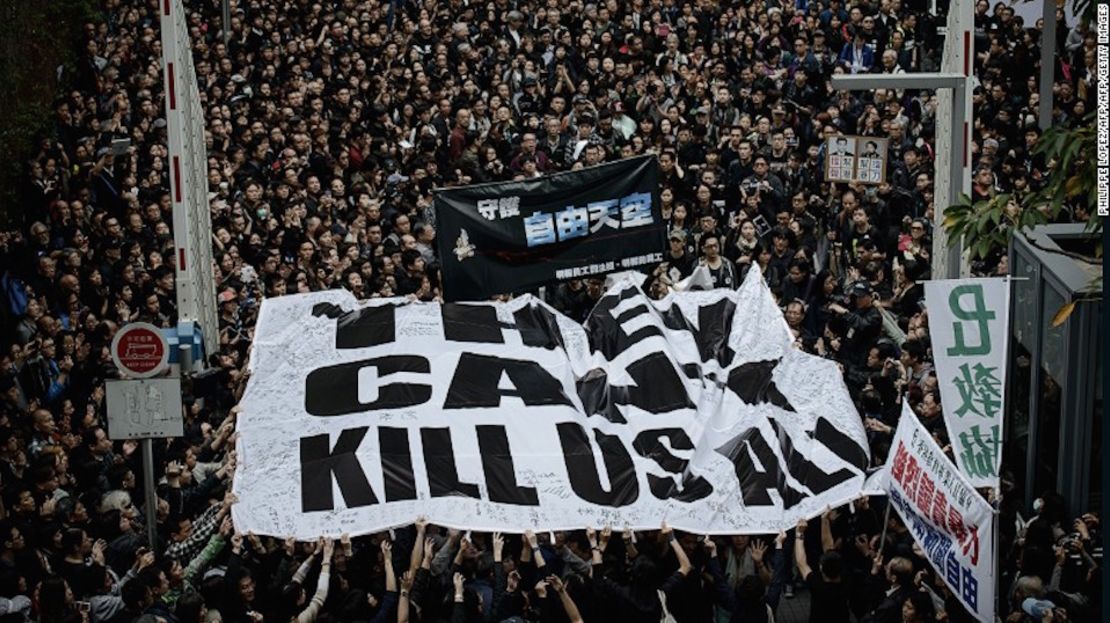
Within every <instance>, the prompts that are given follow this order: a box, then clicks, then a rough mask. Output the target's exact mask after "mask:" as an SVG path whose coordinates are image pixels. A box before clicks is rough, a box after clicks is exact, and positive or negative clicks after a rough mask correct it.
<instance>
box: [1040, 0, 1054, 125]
mask: <svg viewBox="0 0 1110 623" xmlns="http://www.w3.org/2000/svg"><path fill="white" fill-rule="evenodd" d="M1043 4H1044V15H1043V17H1044V30H1042V31H1041V87H1040V95H1041V102H1040V106H1039V108H1038V109H1037V124H1038V125H1040V126H1041V130H1047V129H1048V128H1049V127H1050V126H1051V125H1052V83H1053V82H1054V81H1055V79H1056V0H1044V3H1043Z"/></svg>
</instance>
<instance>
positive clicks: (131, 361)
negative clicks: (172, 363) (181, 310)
mask: <svg viewBox="0 0 1110 623" xmlns="http://www.w3.org/2000/svg"><path fill="white" fill-rule="evenodd" d="M169 358H170V345H169V343H168V342H166V338H165V336H164V335H162V331H161V330H159V329H158V327H156V326H154V325H152V324H148V323H145V322H132V323H130V324H128V325H125V326H124V327H123V328H121V329H120V330H119V331H117V332H116V336H115V337H114V338H112V361H113V362H115V364H116V367H117V368H119V371H120V374H122V375H123V376H125V377H127V378H132V379H146V378H150V377H152V376H155V375H157V374H159V373H160V372H162V371H163V370H165V369H166V364H167V362H168V361H169Z"/></svg>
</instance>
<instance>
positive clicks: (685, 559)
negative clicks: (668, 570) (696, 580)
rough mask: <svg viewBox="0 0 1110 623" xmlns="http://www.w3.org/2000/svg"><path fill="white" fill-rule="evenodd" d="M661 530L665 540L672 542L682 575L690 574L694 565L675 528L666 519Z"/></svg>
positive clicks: (672, 549)
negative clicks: (676, 534) (676, 536)
mask: <svg viewBox="0 0 1110 623" xmlns="http://www.w3.org/2000/svg"><path fill="white" fill-rule="evenodd" d="M660 532H661V533H662V534H663V540H664V541H665V542H667V543H668V544H670V546H671V551H672V552H674V556H675V558H677V559H678V572H679V573H680V574H682V577H686V576H688V575H690V572H691V571H693V570H694V566H693V565H691V564H690V557H689V556H687V555H686V550H684V549H682V544H680V543H679V542H678V539H677V538H675V535H674V530H672V529H671V527H670V526H668V525H667V522H666V521H664V522H663V526H662V528H661V530H660Z"/></svg>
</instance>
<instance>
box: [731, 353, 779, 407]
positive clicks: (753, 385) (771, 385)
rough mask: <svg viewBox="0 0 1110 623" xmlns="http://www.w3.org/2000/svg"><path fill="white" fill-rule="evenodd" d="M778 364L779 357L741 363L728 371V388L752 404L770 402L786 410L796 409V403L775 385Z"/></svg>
mask: <svg viewBox="0 0 1110 623" xmlns="http://www.w3.org/2000/svg"><path fill="white" fill-rule="evenodd" d="M777 365H779V360H777V359H776V360H772V361H753V362H751V363H745V364H742V365H739V366H737V367H735V368H733V369H732V371H731V372H729V373H728V388H729V389H731V390H732V391H733V393H735V394H736V395H737V396H739V397H740V400H743V401H744V402H746V403H748V404H750V405H756V404H762V403H765V402H769V403H771V404H773V405H775V406H776V407H779V408H781V409H783V410H785V411H794V405H792V404H790V401H789V400H787V399H786V396H784V395H783V394H782V392H780V391H779V388H778V387H776V386H775V382H774V380H773V377H772V375H773V374H774V371H775V366H777Z"/></svg>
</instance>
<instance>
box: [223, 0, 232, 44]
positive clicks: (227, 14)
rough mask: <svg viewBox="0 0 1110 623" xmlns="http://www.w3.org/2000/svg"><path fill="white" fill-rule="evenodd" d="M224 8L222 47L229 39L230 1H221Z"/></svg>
mask: <svg viewBox="0 0 1110 623" xmlns="http://www.w3.org/2000/svg"><path fill="white" fill-rule="evenodd" d="M223 5H224V6H223V8H224V28H223V35H224V45H227V42H228V40H230V39H231V0H223Z"/></svg>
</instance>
